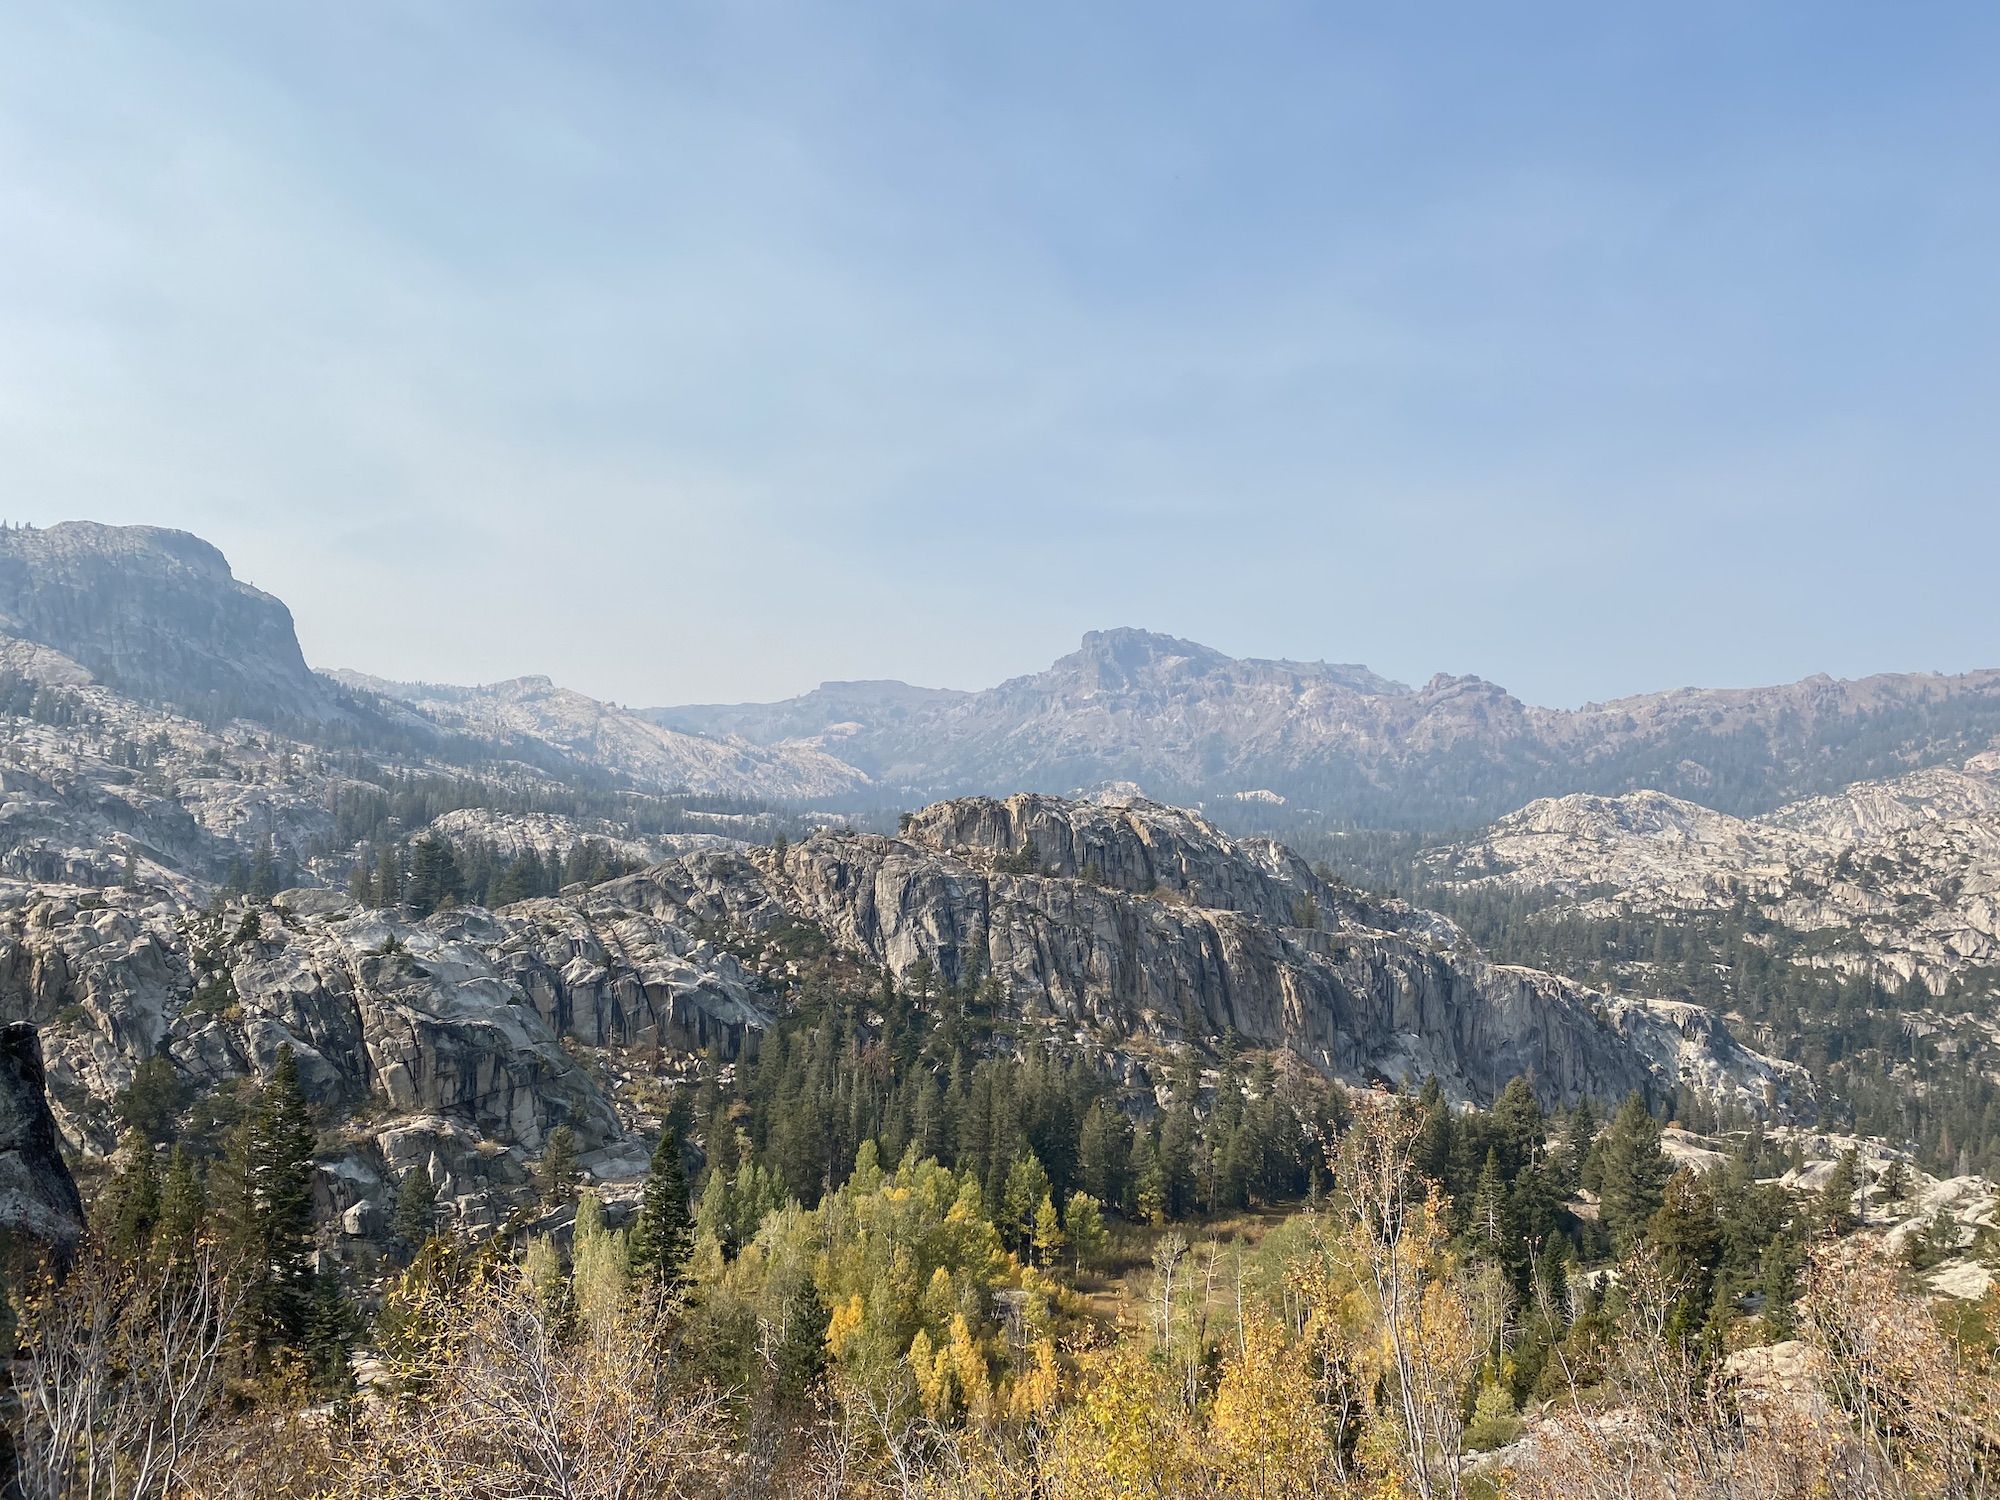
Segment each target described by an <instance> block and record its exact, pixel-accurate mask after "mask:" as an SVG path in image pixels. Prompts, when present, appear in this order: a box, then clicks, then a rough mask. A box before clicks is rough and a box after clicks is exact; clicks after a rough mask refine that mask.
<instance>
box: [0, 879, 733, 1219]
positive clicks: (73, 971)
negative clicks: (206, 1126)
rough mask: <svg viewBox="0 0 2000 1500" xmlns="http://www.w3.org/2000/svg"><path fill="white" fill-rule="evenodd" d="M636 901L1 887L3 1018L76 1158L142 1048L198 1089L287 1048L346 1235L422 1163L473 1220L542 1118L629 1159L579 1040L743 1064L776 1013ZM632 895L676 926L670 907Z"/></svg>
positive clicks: (107, 1126)
mask: <svg viewBox="0 0 2000 1500" xmlns="http://www.w3.org/2000/svg"><path fill="white" fill-rule="evenodd" d="M668 868H671V867H668ZM640 904H641V902H640V897H639V895H638V893H637V891H636V890H635V889H634V888H632V887H629V886H627V885H624V884H621V883H618V882H614V883H612V884H611V885H609V886H604V887H598V888H596V889H595V890H591V891H586V892H581V893H579V895H578V897H577V898H576V899H574V900H569V899H564V900H560V901H557V900H538V901H531V902H525V903H522V904H521V905H519V906H516V907H511V908H508V909H506V910H505V911H504V912H501V913H497V914H496V913H489V912H485V911H482V910H480V909H478V908H464V909H459V910H455V911H450V912H445V913H441V914H439V915H437V916H434V917H432V918H430V919H428V920H426V921H422V922H417V921H412V920H410V919H408V918H407V917H405V916H401V915H398V914H396V913H391V912H379V911H369V910H364V909H362V908H360V907H358V906H356V905H355V904H354V903H353V902H352V901H350V900H348V899H347V898H346V897H344V896H340V895H336V894H334V893H332V892H327V891H310V890H301V891H289V892H285V893H283V894H281V895H280V897H279V898H278V899H277V900H276V901H275V902H273V903H272V904H271V905H270V906H268V907H258V906H255V905H251V904H246V903H241V902H238V903H234V904H231V905H228V906H226V907H224V908H223V909H222V910H221V911H220V913H219V914H215V913H211V912H209V911H206V910H202V909H196V908H191V907H189V906H188V905H186V904H184V903H181V902H179V901H177V900H175V899H173V898H172V897H171V896H165V895H147V894H141V893H137V892H126V891H122V890H119V891H110V892H97V891H87V890H82V889H78V888H62V887H46V886H5V887H0V1018H4V1019H8V1020H15V1019H19V1020H25V1021H31V1022H34V1023H37V1024H39V1026H40V1027H41V1029H42V1032H43V1036H44V1040H45V1045H46V1054H47V1060H48V1079H49V1092H50V1098H51V1103H52V1106H53V1110H54V1114H55V1118H56V1120H57V1121H58V1122H59V1124H60V1126H61V1129H62V1132H63V1134H64V1136H65V1137H66V1138H67V1139H68V1140H69V1142H70V1144H71V1146H72V1148H73V1149H76V1150H79V1151H82V1152H85V1153H86V1154H90V1155H102V1154H105V1153H107V1152H108V1151H109V1150H110V1149H111V1147H112V1145H113V1144H114V1137H115V1128H116V1127H115V1122H114V1118H113V1112H112V1109H111V1104H112V1101H114V1100H115V1099H116V1097H117V1095H118V1093H119V1092H120V1091H121V1090H122V1089H123V1088H125V1087H126V1086H127V1085H128V1084H129V1083H130V1082H131V1081H132V1078H133V1075H134V1071H135V1070H136V1068H137V1067H138V1065H139V1064H140V1063H141V1062H143V1061H145V1060H146V1059H148V1058H154V1057H161V1058H165V1059H167V1060H168V1062H169V1063H170V1064H171V1068H172V1072H173V1075H174V1077H175V1078H176V1079H178V1080H179V1082H180V1084H181V1086H182V1088H183V1090H184V1092H185V1094H186V1095H187V1096H189V1097H192V1096H193V1095H195V1094H197V1093H200V1092H202V1091H205V1090H207V1089H211V1088H214V1087H216V1086H218V1085H225V1084H227V1083H228V1081H229V1080H232V1079H235V1078H240V1077H244V1076H252V1077H256V1076H262V1075H263V1074H265V1073H267V1072H268V1071H269V1069H270V1067H271V1066H272V1064H273V1062H274V1061H275V1059H276V1057H277V1053H278V1049H279V1048H280V1047H281V1046H287V1045H289V1046H290V1047H291V1048H292V1049H293V1051H294V1053H295V1054H296V1056H297V1057H298V1059H299V1064H300V1076H301V1082H302V1084H303V1086H304V1088H305V1089H306V1092H307V1094H308V1096H309V1098H310V1099H311V1100H312V1101H313V1103H314V1105H315V1107H316V1109H317V1110H318V1111H319V1112H320V1114H321V1116H322V1117H323V1118H324V1119H326V1120H329V1121H340V1122H344V1123H343V1124H342V1125H341V1127H340V1130H339V1144H338V1145H337V1146H336V1147H333V1148H331V1149H329V1150H328V1151H327V1152H326V1154H325V1155H324V1157H323V1159H322V1166H321V1191H322V1196H323V1197H324V1198H325V1199H326V1200H327V1206H328V1207H329V1208H330V1209H331V1210H332V1211H333V1212H335V1213H336V1214H339V1215H345V1216H347V1217H348V1218H349V1219H350V1220H351V1223H350V1228H351V1229H352V1230H353V1232H356V1233H363V1232H366V1231H367V1230H368V1229H369V1228H370V1227H371V1226H375V1227H379V1223H380V1222H381V1221H382V1216H383V1215H384V1214H386V1212H387V1209H388V1205H389V1202H390V1201H391V1199H392V1197H393V1191H394V1184H395V1182H396V1181H397V1180H399V1178H400V1177H401V1175H402V1174H403V1173H404V1172H406V1171H408V1170H409V1168H410V1167H411V1166H412V1165H414V1164H416V1163H417V1162H423V1163H425V1164H426V1165H427V1166H428V1167H429V1169H430V1170H431V1173H432V1176H433V1177H434V1178H435V1179H436V1180H437V1181H438V1182H439V1183H440V1184H441V1185H442V1189H443V1193H444V1197H445V1201H446V1202H447V1204H448V1205H450V1206H451V1207H452V1210H453V1211H454V1212H455V1213H456V1214H457V1215H458V1217H459V1218H461V1219H462V1220H463V1221H465V1222H466V1223H467V1224H468V1225H469V1226H471V1227H479V1226H480V1225H482V1224H491V1223H493V1222H497V1217H496V1216H497V1215H498V1214H500V1213H501V1212H503V1211H504V1207H505V1205H506V1203H507V1202H508V1201H509V1199H510V1197H518V1196H519V1194H520V1192H521V1191H523V1190H524V1189H525V1188H526V1187H527V1184H528V1182H529V1176H528V1171H527V1162H528V1159H529V1158H530V1157H531V1156H533V1155H534V1154H536V1153H538V1152H539V1151H540V1150H541V1149H542V1147H543V1146H544V1145H545V1144H546V1141H547V1139H548V1133H549V1131H550V1130H552V1129H553V1128H554V1127H555V1126H557V1125H567V1126H569V1127H570V1128H571V1129H572V1130H573V1131H574V1132H575V1133H576V1135H577V1137H578V1139H579V1141H580V1143H581V1144H582V1146H583V1148H584V1149H585V1151H586V1152H589V1153H593V1154H594V1155H593V1157H592V1158H591V1159H594V1160H595V1161H596V1163H597V1165H598V1167H599V1169H600V1170H601V1171H602V1172H603V1173H604V1174H605V1175H607V1176H611V1177H616V1176H618V1175H620V1174H621V1173H627V1172H636V1171H638V1170H640V1169H642V1168H643V1163H644V1157H643V1153H638V1154H637V1155H636V1156H635V1155H634V1153H635V1151H636V1148H635V1147H633V1146H632V1144H631V1132H632V1130H633V1128H634V1126H635V1125H636V1124H637V1123H638V1121H639V1117H638V1116H637V1115H635V1114H634V1113H633V1112H632V1110H631V1109H630V1108H629V1107H627V1106H626V1105H624V1104H621V1102H620V1101H619V1100H618V1099H617V1098H615V1097H614V1094H613V1092H612V1091H611V1088H610V1086H609V1085H608V1084H607V1082H606V1079H607V1078H608V1077H609V1076H610V1075H607V1074H604V1073H603V1072H602V1070H601V1069H597V1068H592V1067H586V1066H584V1065H582V1063H581V1062H580V1061H579V1060H578V1057H577V1056H576V1055H573V1051H574V1049H576V1048H582V1049H585V1050H586V1051H592V1052H595V1053H601V1054H603V1055H604V1056H606V1057H609V1056H610V1055H611V1054H613V1053H621V1052H623V1051H624V1050H626V1049H633V1048H637V1049H642V1050H643V1051H645V1052H647V1053H653V1054H664V1055H665V1056H667V1057H668V1058H672V1057H673V1056H676V1055H684V1054H689V1053H693V1052H695V1051H697V1050H710V1049H712V1050H713V1051H714V1052H716V1053H717V1054H719V1055H722V1056H733V1055H741V1054H742V1053H744V1052H745V1051H746V1050H750V1049H754V1046H755V1036H756V1034H757V1032H759V1031H760V1030H761V1029H762V1028H763V1027H764V1026H766V1025H767V1024H768V1023H769V1021H770V1019H771V1010H770V999H771V997H770V995H769V992H768V990H767V989H766V987H764V986H763V985H762V984H761V983H760V982H759V981H758V980H757V979H756V978H755V977H754V976H752V975H751V974H750V973H748V972H747V971H746V970H745V969H744V968H743V966H742V965H741V964H740V963H739V962H738V961H737V960H736V959H735V958H733V957H731V956H730V955H728V954H726V953H721V952H718V951H717V950H716V949H715V948H714V946H713V945H712V944H711V943H710V942H708V941H707V940H706V939H702V938H698V937H696V936H694V935H692V934H691V933H690V932H688V931H687V930H685V929H684V928H683V927H682V926H679V925H676V923H675V921H673V920H671V919H669V918H667V917H662V916H656V915H652V914H650V913H649V912H648V911H645V910H641V909H639V905H640ZM645 904H649V905H650V906H651V907H652V908H653V909H654V910H657V911H661V912H670V913H672V914H673V915H676V916H679V917H681V919H682V920H683V921H685V913H684V910H683V909H682V908H680V907H679V906H676V905H674V904H673V903H672V902H670V901H667V900H664V899H656V898H652V897H648V898H647V901H646V903H645Z"/></svg>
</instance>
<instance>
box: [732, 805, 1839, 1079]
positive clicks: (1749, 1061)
mask: <svg viewBox="0 0 2000 1500" xmlns="http://www.w3.org/2000/svg"><path fill="white" fill-rule="evenodd" d="M749 858H750V861H751V862H752V864H753V865H754V867H755V869H756V870H757V872H758V875H759V877H760V883H761V885H762V887H763V889H764V890H765V891H767V892H768V893H769V894H770V895H771V896H772V897H773V898H775V900H776V901H777V902H778V903H779V904H780V905H782V906H783V907H784V909H785V910H786V911H787V912H788V913H790V914H791V915H793V916H795V917H799V918H803V919H805V920H808V921H810V922H812V923H814V924H815V925H817V926H818V927H820V928H821V929H823V930H824V931H825V932H826V933H827V935H828V936H829V937H830V938H831V939H832V940H833V941H834V943H835V944H837V945H839V946H840V947H842V948H844V949H846V950H848V951H851V952H853V953H855V954H857V955H859V956H861V957H862V958H863V959H865V960H866V961H868V962H870V963H880V964H885V965H887V966H888V967H889V968H890V969H891V970H892V971H894V972H897V973H899V974H908V973H909V972H911V971H912V970H913V969H914V968H915V967H916V966H917V965H919V964H921V963H928V964H930V965H932V966H933V967H934V968H935V969H936V970H937V971H938V972H939V973H941V974H942V975H944V976H945V977H946V978H947V979H952V980H956V979H959V978H961V977H963V976H965V975H967V974H978V975H982V976H990V977H991V978H992V979H993V980H994V981H996V982H997V983H998V984H999V985H1000V986H1001V988H1002V990H1003V992H1004V993H1005V994H1006V995H1007V996H1008V997H1009V998H1010V1000H1011V1004H1012V1008H1013V1009H1014V1010H1016V1011H1017V1012H1018V1013H1019V1014H1020V1015H1021V1016H1022V1017H1023V1018H1024V1019H1026V1020H1027V1021H1029V1022H1031V1023H1038V1024H1044V1025H1048V1026H1051V1027H1054V1028H1057V1029H1061V1030H1067V1031H1073V1032H1077V1033H1080V1034H1083V1035H1086V1036H1090V1037H1094V1038H1096V1039H1097V1040H1099V1041H1100V1042H1102V1043H1104V1044H1105V1045H1108V1046H1112V1047H1117V1046H1119V1045H1122V1044H1126V1043H1130V1042H1139V1043H1147V1044H1157V1043H1164V1042H1178V1041H1189V1042H1193V1043H1195V1044H1197V1045H1198V1046H1203V1047H1206V1046H1210V1045H1213V1044H1215V1043H1218V1042H1220V1041H1221V1040H1223V1039H1224V1038H1232V1039H1234V1040H1236V1041H1237V1042H1238V1043H1240V1044H1241V1045H1247V1046H1251V1047H1262V1048H1273V1049H1280V1050H1284V1051H1288V1052H1291V1053H1294V1054H1295V1055H1297V1056H1298V1057H1300V1058H1301V1059H1303V1060H1304V1061H1306V1062H1307V1063H1309V1064H1311V1065H1312V1066H1314V1067H1315V1068H1317V1069H1319V1070H1320V1071H1322V1072H1323V1073H1326V1074H1328V1075H1329V1076H1333V1077H1338V1078H1343V1079H1347V1080H1351V1081H1355V1082H1365V1081H1367V1080H1370V1079H1373V1078H1377V1077H1387V1078H1390V1079H1394V1080H1398V1081H1416V1080H1419V1079H1421V1078H1423V1077H1425V1076H1427V1075H1430V1074H1436V1075H1437V1076H1438V1077H1439V1078H1440V1079H1441V1080H1442V1081H1443V1082H1444V1083H1445V1084H1446V1086H1447V1088H1448V1089H1450V1090H1451V1091H1452V1092H1453V1093H1455V1094H1457V1095H1458V1096H1459V1097H1463V1098H1469V1099H1477V1100H1490V1099H1491V1098H1492V1097H1493V1096H1494V1095H1496V1094H1497V1093H1498V1092H1499V1090H1500V1089H1501V1088H1502V1087H1503V1086H1504V1085H1505V1084H1506V1082H1507V1081H1508V1080H1509V1079H1511V1078H1513V1077H1515V1076H1517V1075H1523V1074H1525V1075H1527V1076H1529V1077H1530V1078H1531V1079H1532V1080H1533V1081H1534V1083H1535V1085H1536V1087H1537V1089H1538V1091H1539V1092H1540V1093H1541V1094H1542V1095H1543V1097H1544V1098H1545V1099H1547V1100H1549V1101H1550V1102H1556V1101H1574V1100H1575V1099H1577V1098H1581V1097H1585V1096H1589V1097H1593V1098H1597V1099H1600V1100H1604V1099H1616V1098H1618V1097H1621V1096H1622V1095H1624V1094H1625V1093H1627V1092H1629V1091H1630V1090H1632V1089H1635V1088H1637V1089H1641V1090H1643V1091H1646V1092H1648V1093H1650V1094H1653V1095H1654V1096H1656V1097H1666V1096H1670V1095H1671V1094H1672V1092H1673V1091H1674V1090H1675V1089H1676V1088H1679V1087H1683V1086H1687V1087H1693V1088H1696V1089H1701V1090H1705V1091H1707V1092H1710V1093H1712V1094H1716V1095H1718V1096H1726V1097H1733V1098H1738V1099H1741V1100H1743V1101H1745V1102H1748V1103H1751V1104H1753V1105H1754V1106H1755V1107H1758V1108H1763V1107H1764V1106H1765V1103H1766V1100H1767V1096H1771V1097H1776V1096H1788V1095H1791V1094H1794V1093H1796V1094H1797V1095H1798V1098H1797V1100H1796V1102H1798V1103H1800V1104H1803V1103H1805V1099H1804V1095H1805V1093H1806V1086H1805V1082H1804V1080H1803V1078H1802V1076H1801V1075H1799V1074H1798V1072H1797V1071H1796V1070H1794V1069H1790V1068H1788V1067H1785V1066H1784V1065H1780V1064H1775V1063H1772V1062H1770V1061H1769V1060H1768V1059H1764V1058H1761V1057H1758V1056H1756V1055H1755V1054H1752V1053H1750V1052H1748V1051H1746V1050H1745V1049H1743V1048H1741V1047H1739V1046H1738V1045H1737V1044H1736V1043H1735V1042H1734V1041H1733V1039H1732V1038H1730V1037H1729V1035H1728V1033H1727V1032H1726V1030H1725V1029H1724V1028H1723V1027H1722V1026H1721V1025H1720V1023H1718V1022H1717V1021H1715V1020H1714V1018H1713V1017H1711V1016H1709V1015H1708V1014H1707V1013H1706V1012H1703V1011H1700V1010H1698V1009H1697V1008H1696V1007H1692V1006H1667V1005H1661V1004H1653V1003H1648V1002H1644V1001H1635V1000H1613V999H1608V998H1606V997H1604V996H1601V995H1597V994H1595V993H1593V992H1591V991H1589V990H1586V989H1584V988H1583V987H1581V986H1578V985H1574V984H1570V983H1568V982H1566V981H1562V980H1558V979H1555V978H1552V977H1551V976H1548V975H1545V974H1539V973H1536V972H1534V971H1531V970H1526V969H1516V968H1506V967H1500V966H1495V965H1492V964H1489V963H1486V962H1485V961H1484V960H1483V959H1481V958H1480V957H1479V956H1478V955H1477V954H1475V953H1473V952H1472V951H1470V948H1469V945H1466V944H1464V943H1463V941H1462V939H1461V938H1460V935H1459V934H1458V933H1457V931H1456V929H1454V928H1453V927H1451V925H1450V924H1449V923H1447V922H1444V921H1443V920H1442V919H1440V918H1437V917H1435V916H1432V915H1430V914H1428V913H1423V912H1418V911H1414V910H1412V909H1410V908H1408V907H1405V906H1403V905H1402V904H1401V903H1398V902H1388V901H1376V900H1372V899H1370V898H1367V897H1364V896H1361V895H1360V894H1358V893H1356V892H1354V891H1352V890H1351V889H1348V888H1346V887H1342V886H1336V885H1334V884H1332V883H1329V882H1327V881H1324V880H1322V879H1321V878H1320V877H1318V876H1317V875H1315V874H1314V873H1313V872H1312V871H1311V870H1310V869H1308V868H1307V867H1306V866H1305V865H1304V864H1303V862H1301V861H1300V860H1298V859H1297V858H1296V856H1294V855H1292V854H1291V853H1290V852H1289V851H1287V850H1285V849H1283V848H1282V847H1281V846H1278V845H1275V844H1272V843H1270V842H1269V841H1267V840H1247V841H1244V842H1243V843H1241V844H1238V843H1236V842H1234V841H1232V840H1229V839H1227V838H1225V837H1224V836H1223V835H1221V834H1220V833H1219V832H1217V830H1215V829H1214V828H1213V827H1212V826H1210V825H1209V824H1207V823H1206V822H1204V821H1203V820H1202V819H1200V818H1199V817H1197V816H1194V815H1192V814H1188V813H1183V812H1177V811H1174V810H1171V809H1166V808H1161V807H1158V806H1156V805H1154V804H1150V803H1143V802H1133V803H1126V804H1123V805H1091V804H1077V803H1067V802H1061V801H1058V800H1056V799H1052V798H1045V797H1036V796H1026V795H1022V796H1015V797H1011V798H1008V799H1007V800H1006V801H1005V802H993V801H990V800H987V799H983V798H967V799H960V800H957V801H953V802H947V803H944V804H941V805H939V806H936V807H932V808H929V809H927V810H926V811H925V812H923V813H920V814H917V815H915V816H914V817H913V818H912V819H911V820H910V821H909V823H908V824H907V825H906V827H905V828H904V830H903V833H902V836H901V837H899V838H886V837H879V836H870V835H859V834H849V833H836V832H823V833H820V834H817V835H815V836H814V837H812V838H810V839H808V840H806V841H804V842H803V843H801V844H799V845H796V846H794V847H793V848H791V849H789V850H787V851H785V852H784V854H783V855H782V857H780V856H779V855H778V854H777V853H775V852H773V851H756V852H753V853H752V854H751V856H750V857H749Z"/></svg>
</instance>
